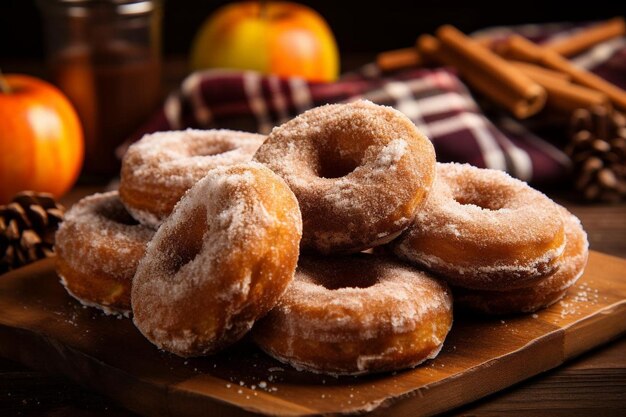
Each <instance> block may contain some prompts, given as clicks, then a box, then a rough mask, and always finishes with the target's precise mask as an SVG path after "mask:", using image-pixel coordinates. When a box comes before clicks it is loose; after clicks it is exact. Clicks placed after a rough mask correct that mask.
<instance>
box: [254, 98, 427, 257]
mask: <svg viewBox="0 0 626 417" xmlns="http://www.w3.org/2000/svg"><path fill="white" fill-rule="evenodd" d="M254 158H255V160H257V161H259V162H262V163H264V164H266V165H267V166H269V167H270V168H271V169H272V170H273V171H274V172H276V173H277V174H278V175H280V176H281V177H283V178H284V179H285V181H287V184H289V186H290V187H291V189H292V190H293V192H294V193H295V195H296V197H297V198H298V202H299V203H300V209H301V210H302V219H303V225H304V233H303V237H302V245H303V248H305V249H314V250H317V251H318V252H321V253H336V252H358V251H360V250H362V249H365V248H368V247H371V246H376V245H380V244H383V243H386V242H389V241H390V240H391V239H393V238H394V237H396V236H397V235H398V234H399V233H401V232H402V231H403V230H404V229H405V228H406V227H408V226H409V224H410V223H411V221H412V220H413V217H414V215H415V212H416V210H417V209H418V208H419V207H420V205H421V204H422V203H423V200H424V197H425V196H426V194H427V192H428V190H429V188H430V186H431V183H432V181H433V178H434V175H435V152H434V150H433V146H432V144H431V143H430V141H429V140H428V139H427V138H426V137H425V136H424V135H423V134H422V133H420V132H419V131H418V130H417V128H416V127H415V125H413V123H412V122H411V121H410V120H409V119H408V118H407V117H406V116H404V115H403V114H402V113H400V112H399V111H397V110H394V109H392V108H391V107H384V106H378V105H376V104H373V103H371V102H369V101H358V102H355V103H351V104H333V105H326V106H321V107H317V108H314V109H312V110H309V111H307V112H305V113H303V114H302V115H300V116H298V117H296V118H294V119H292V120H291V121H289V122H287V123H285V124H283V125H281V126H279V127H277V128H275V129H274V130H273V131H272V133H271V134H270V135H269V136H268V139H267V141H266V142H265V143H264V144H263V145H262V146H261V147H260V148H259V150H258V151H257V153H256V155H255V156H254Z"/></svg>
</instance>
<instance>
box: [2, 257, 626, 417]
mask: <svg viewBox="0 0 626 417" xmlns="http://www.w3.org/2000/svg"><path fill="white" fill-rule="evenodd" d="M625 271H626V261H625V260H622V259H618V258H614V257H610V256H606V255H601V254H598V253H595V252H592V254H591V257H590V262H589V266H588V268H587V271H586V272H585V276H584V277H583V278H582V279H581V282H580V283H579V284H578V285H577V286H576V287H575V288H573V289H572V290H571V291H570V293H569V294H568V296H567V297H566V298H565V299H564V300H562V301H561V302H559V303H557V304H555V305H554V306H553V307H551V308H549V309H547V310H544V311H542V312H539V313H538V314H536V315H527V316H515V317H506V318H503V319H500V318H480V317H471V316H467V317H463V316H460V315H457V316H456V317H455V323H454V326H453V330H452V332H451V333H450V335H449V336H448V339H447V340H446V344H445V347H444V350H443V351H442V353H441V354H440V355H439V356H438V357H437V358H436V359H435V360H433V361H429V362H428V363H426V364H425V365H423V366H421V367H418V368H416V369H413V370H408V371H404V372H398V373H394V374H383V375H374V376H367V377H360V378H354V377H343V378H333V377H325V376H321V375H313V374H310V373H306V372H298V371H296V370H293V369H291V368H290V367H288V366H286V365H282V364H280V363H278V362H276V361H274V360H272V359H271V358H269V357H267V356H266V355H264V354H263V353H261V352H260V351H259V350H258V349H256V348H255V347H254V346H252V345H251V344H250V343H248V342H247V341H244V342H242V343H239V344H238V345H237V346H235V347H233V348H231V349H228V350H227V351H225V352H223V353H221V354H219V355H215V356H212V357H208V358H201V359H193V360H184V359H181V358H177V357H175V356H172V355H169V354H167V353H164V352H160V351H158V350H157V349H155V348H154V347H153V346H152V345H151V344H150V343H148V342H147V341H146V340H145V339H144V338H143V337H142V336H141V335H140V334H139V332H137V330H136V329H135V328H134V326H133V325H132V322H131V321H130V320H128V319H117V318H114V317H106V316H103V315H101V314H100V313H98V312H97V311H95V310H93V309H88V308H83V307H82V306H81V305H80V304H78V303H77V302H75V301H74V300H73V299H71V298H69V297H68V296H67V295H66V293H65V291H64V290H63V288H62V287H61V286H60V284H59V283H58V278H57V277H56V274H55V272H54V270H53V264H52V262H51V261H50V260H48V261H42V262H39V263H36V264H34V265H31V266H29V267H26V268H23V269H20V270H18V271H15V272H13V273H11V274H8V275H5V276H3V279H2V281H0V311H1V312H2V314H1V315H0V355H2V356H5V357H9V358H12V359H14V360H18V361H20V362H22V363H24V364H26V365H28V366H30V367H33V368H36V369H44V370H47V371H51V372H56V373H63V374H66V375H68V376H69V377H71V378H73V379H75V380H77V381H79V382H80V383H82V384H84V385H86V386H90V387H92V388H94V389H96V390H99V391H101V392H104V393H105V394H107V395H109V396H111V397H112V398H114V399H115V400H116V401H118V402H119V403H120V404H122V405H124V406H126V407H128V408H129V409H131V410H134V411H137V412H139V413H142V414H145V415H152V416H158V415H181V416H195V415H203V414H206V413H207V412H208V411H211V412H213V413H218V414H227V415H249V414H250V412H261V413H265V414H273V415H284V416H300V415H316V414H330V413H346V412H357V411H365V410H370V411H375V414H380V415H389V414H392V415H398V416H402V415H407V416H408V415H429V414H433V413H437V412H441V411H445V410H448V409H451V408H454V407H456V406H458V405H461V404H465V403H467V402H470V401H473V400H475V399H477V398H480V397H482V396H484V395H487V394H489V393H492V392H495V391H497V390H500V389H502V388H504V387H507V386H510V385H512V384H514V383H516V382H518V381H520V380H523V379H526V378H528V377H531V376H532V375H536V374H538V373H540V372H542V371H545V370H547V369H550V368H553V367H555V366H557V365H559V364H560V363H562V362H563V361H564V360H566V359H567V358H569V357H572V356H574V355H578V354H580V353H581V352H582V351H585V350H587V349H590V348H591V347H593V346H596V345H598V344H600V343H603V342H604V341H606V340H609V339H611V338H613V337H615V336H616V335H618V334H620V333H622V332H623V331H624V330H625V329H626V328H625V323H626V280H625V279H624V273H625Z"/></svg>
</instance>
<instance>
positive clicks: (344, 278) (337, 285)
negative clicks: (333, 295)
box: [307, 264, 381, 291]
mask: <svg viewBox="0 0 626 417" xmlns="http://www.w3.org/2000/svg"><path fill="white" fill-rule="evenodd" d="M307 269H308V270H309V271H308V272H309V275H310V277H311V280H312V281H313V282H314V283H316V284H317V285H321V286H322V287H324V288H326V289H327V290H331V291H333V290H340V289H342V288H360V289H365V288H370V287H373V286H374V285H376V284H377V283H378V281H379V279H380V276H381V275H380V273H379V271H378V270H377V268H371V264H370V265H369V269H363V270H362V269H358V270H355V269H348V268H335V269H332V270H328V269H324V268H320V269H319V270H317V271H311V270H310V268H307Z"/></svg>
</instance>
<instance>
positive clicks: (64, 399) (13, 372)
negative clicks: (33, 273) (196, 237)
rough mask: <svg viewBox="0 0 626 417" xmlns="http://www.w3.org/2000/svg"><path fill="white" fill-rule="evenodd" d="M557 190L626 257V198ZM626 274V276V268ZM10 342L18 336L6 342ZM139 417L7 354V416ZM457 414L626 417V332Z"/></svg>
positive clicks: (3, 364)
mask: <svg viewBox="0 0 626 417" xmlns="http://www.w3.org/2000/svg"><path fill="white" fill-rule="evenodd" d="M98 190H99V188H98V187H85V186H82V187H78V188H76V189H75V190H73V191H72V192H71V193H70V194H69V195H68V196H66V198H64V199H63V202H64V203H65V204H66V205H71V203H72V202H74V201H76V200H77V199H79V198H80V197H82V196H84V195H86V194H91V193H93V192H95V191H98ZM558 194H559V195H558V196H557V195H554V193H552V197H554V198H555V200H557V201H558V202H559V203H561V204H563V205H564V206H566V207H567V208H569V209H570V210H571V211H572V212H573V213H574V214H576V215H577V216H578V217H579V218H580V219H581V221H582V223H583V225H584V227H585V229H586V230H587V233H588V234H589V240H590V245H591V247H592V248H593V249H595V250H598V251H601V252H605V253H608V254H611V255H615V256H619V257H622V258H626V239H625V237H626V203H622V204H618V205H583V204H580V203H575V202H572V200H571V199H570V198H567V197H563V195H562V193H558ZM624 272H625V274H624V275H625V276H624V279H626V271H624ZM0 343H10V341H6V340H5V341H0ZM10 415H19V416H46V417H70V416H72V417H83V416H84V417H92V416H93V417H96V416H98V417H131V416H136V415H135V414H133V413H131V412H128V411H126V410H123V409H122V408H120V407H119V406H117V405H116V404H115V403H113V402H112V401H111V400H109V399H107V398H105V397H103V396H101V395H99V394H97V393H95V392H92V391H89V390H87V389H84V388H81V387H80V386H78V385H76V384H74V383H73V382H72V381H70V380H68V379H67V378H65V377H62V376H56V375H48V374H44V373H41V372H37V371H33V370H30V369H27V368H25V367H23V366H22V365H20V364H18V363H15V362H12V361H8V360H4V359H0V416H10ZM448 415H450V416H485V417H487V416H501V415H512V416H518V415H519V416H526V417H527V416H589V415H597V416H624V415H626V337H624V336H622V337H621V338H620V339H618V340H616V341H613V342H611V343H609V344H608V345H605V346H602V347H600V348H598V349H596V350H594V351H591V352H588V353H586V354H584V355H583V356H581V357H579V358H577V359H575V360H573V361H571V362H569V363H566V364H565V365H563V366H561V367H559V368H557V369H554V370H552V371H548V372H546V373H544V374H541V375H538V376H536V377H534V378H531V379H530V380H527V381H524V382H521V383H519V384H517V385H515V386H513V387H510V388H509V389H506V390H504V391H501V392H499V393H496V394H494V395H491V396H489V397H487V398H484V399H482V400H479V401H477V402H475V403H472V404H469V405H466V406H464V407H462V408H461V409H457V410H454V411H452V412H450V413H449V414H448Z"/></svg>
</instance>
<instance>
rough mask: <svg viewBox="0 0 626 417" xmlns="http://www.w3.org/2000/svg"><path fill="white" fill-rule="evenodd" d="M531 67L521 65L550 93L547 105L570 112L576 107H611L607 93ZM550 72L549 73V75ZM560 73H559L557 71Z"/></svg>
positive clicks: (527, 73) (524, 70)
mask: <svg viewBox="0 0 626 417" xmlns="http://www.w3.org/2000/svg"><path fill="white" fill-rule="evenodd" d="M529 68H531V67H521V68H520V69H521V70H522V71H523V72H525V73H526V75H528V76H529V77H530V78H531V79H532V80H534V81H535V82H537V83H538V84H539V85H541V86H542V87H543V88H545V89H546V92H547V93H548V98H547V101H546V107H549V108H552V109H555V110H558V111H561V112H563V113H566V114H568V115H569V114H570V113H571V112H573V111H575V110H576V109H580V108H584V109H587V108H592V107H596V108H597V107H604V108H610V107H611V102H610V101H609V98H608V97H607V96H606V94H603V93H601V92H599V91H596V90H592V89H590V88H586V87H582V86H580V85H576V84H572V83H570V82H568V81H567V80H564V79H563V78H559V77H555V76H554V75H553V74H551V73H554V71H550V72H551V73H544V72H540V71H536V70H535V69H531V70H530V71H528V69H529ZM547 74H549V75H547ZM557 74H558V73H557Z"/></svg>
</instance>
